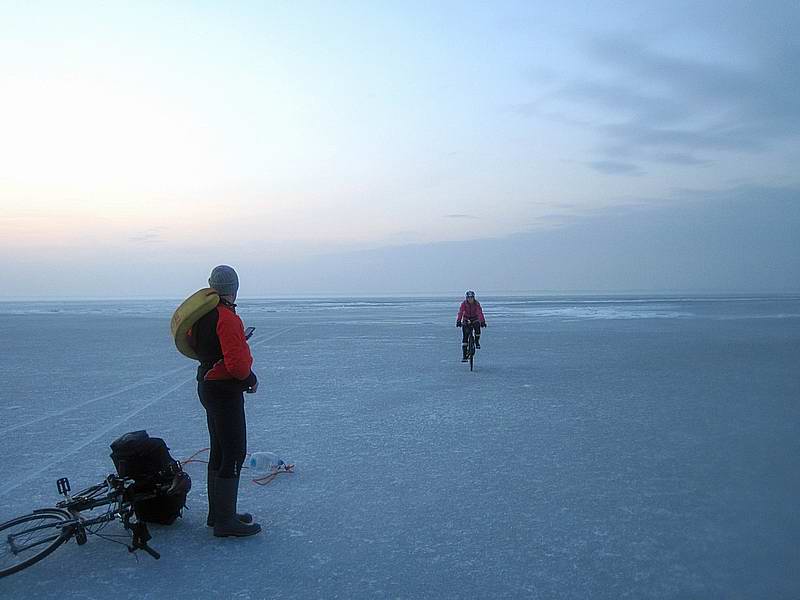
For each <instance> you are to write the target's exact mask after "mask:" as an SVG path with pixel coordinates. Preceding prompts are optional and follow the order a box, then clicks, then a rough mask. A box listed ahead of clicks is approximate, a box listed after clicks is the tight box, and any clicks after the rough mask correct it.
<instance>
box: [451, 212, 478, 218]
mask: <svg viewBox="0 0 800 600" xmlns="http://www.w3.org/2000/svg"><path fill="white" fill-rule="evenodd" d="M444 218H445V219H480V217H476V216H475V215H468V214H465V213H453V214H449V215H444Z"/></svg>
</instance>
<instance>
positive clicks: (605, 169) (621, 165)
mask: <svg viewBox="0 0 800 600" xmlns="http://www.w3.org/2000/svg"><path fill="white" fill-rule="evenodd" d="M587 164H588V165H589V166H590V167H591V168H592V169H594V170H595V171H600V172H601V173H605V174H607V175H641V174H642V173H643V171H642V170H641V169H640V168H639V167H637V166H636V165H634V164H632V163H626V162H619V161H616V160H595V161H591V162H589V163H587Z"/></svg>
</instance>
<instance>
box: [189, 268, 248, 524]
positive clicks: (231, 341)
mask: <svg viewBox="0 0 800 600" xmlns="http://www.w3.org/2000/svg"><path fill="white" fill-rule="evenodd" d="M208 285H209V287H212V288H214V289H215V290H216V291H217V293H218V294H219V297H220V300H219V304H218V305H217V307H216V308H214V310H212V311H211V312H209V313H207V314H205V315H203V316H202V317H200V319H199V320H198V321H197V323H195V324H194V326H193V327H192V330H191V332H190V334H191V336H192V342H193V345H194V348H195V351H196V352H197V356H198V357H199V359H200V366H199V367H197V395H198V396H199V397H200V403H201V404H202V405H203V408H205V410H206V424H207V425H208V436H209V439H210V453H209V457H208V519H207V520H206V524H207V525H208V526H209V527H213V528H214V535H215V536H217V537H228V536H238V537H241V536H248V535H255V534H256V533H258V532H260V531H261V525H259V524H258V523H254V522H253V516H252V515H250V514H249V513H241V514H239V513H237V512H236V504H237V500H238V494H239V473H240V472H241V469H242V463H244V459H245V455H246V453H247V424H246V422H245V415H244V393H245V392H247V393H249V394H252V393H254V392H255V391H256V390H257V389H258V379H257V378H256V376H255V373H253V371H252V367H253V356H252V355H251V354H250V347H249V346H248V345H247V338H246V337H245V332H244V325H243V324H242V320H241V319H240V318H239V316H238V315H237V314H236V304H234V302H235V301H236V294H237V293H238V291H239V277H238V275H237V274H236V271H234V270H233V268H231V267H229V266H227V265H220V266H218V267H214V270H213V271H211V277H209V279H208Z"/></svg>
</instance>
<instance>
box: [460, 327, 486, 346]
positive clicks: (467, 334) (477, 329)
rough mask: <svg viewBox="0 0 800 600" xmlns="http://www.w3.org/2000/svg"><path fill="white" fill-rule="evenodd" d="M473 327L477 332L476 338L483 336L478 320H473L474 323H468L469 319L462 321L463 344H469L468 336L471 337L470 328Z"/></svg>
mask: <svg viewBox="0 0 800 600" xmlns="http://www.w3.org/2000/svg"><path fill="white" fill-rule="evenodd" d="M470 329H472V330H473V331H474V332H475V339H477V338H479V337H481V324H480V323H479V322H478V321H473V322H472V323H468V322H467V321H461V332H462V334H463V335H462V336H461V345H462V346H466V345H467V338H468V337H469V330H470Z"/></svg>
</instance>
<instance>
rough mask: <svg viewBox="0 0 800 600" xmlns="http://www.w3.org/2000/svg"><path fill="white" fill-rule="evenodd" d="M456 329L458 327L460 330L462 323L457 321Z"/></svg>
mask: <svg viewBox="0 0 800 600" xmlns="http://www.w3.org/2000/svg"><path fill="white" fill-rule="evenodd" d="M456 327H458V328H459V329H461V321H456Z"/></svg>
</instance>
